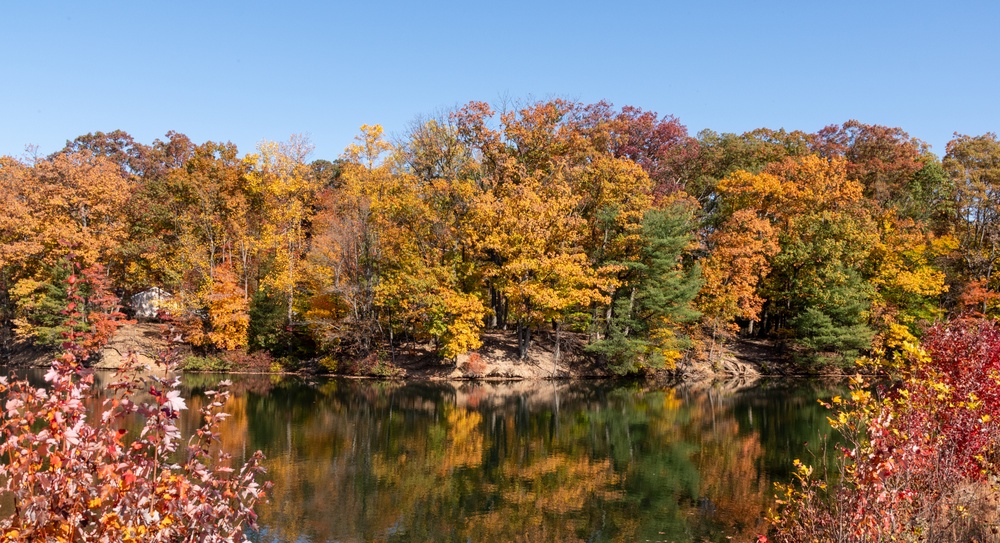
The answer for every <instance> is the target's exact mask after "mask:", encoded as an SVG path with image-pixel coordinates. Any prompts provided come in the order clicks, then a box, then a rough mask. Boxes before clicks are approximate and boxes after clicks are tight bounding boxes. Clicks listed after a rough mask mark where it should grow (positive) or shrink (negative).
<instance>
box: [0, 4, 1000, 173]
mask: <svg viewBox="0 0 1000 543" xmlns="http://www.w3.org/2000/svg"><path fill="white" fill-rule="evenodd" d="M998 27H1000V3H998V2H987V1H983V2H962V1H958V2H933V3H931V2H921V1H919V0H913V1H898V2H897V1H893V2H879V1H876V0H871V1H869V2H853V1H852V2H845V1H833V2H819V1H811V0H798V1H788V2H769V1H766V0H765V1H760V0H758V1H752V2H751V1H745V2H736V1H732V2H727V1H714V2H713V1H707V0H704V1H692V0H688V1H685V2H673V1H660V2H633V1H626V0H622V1H618V2H602V3H596V2H587V1H584V0H577V1H570V2H547V1H544V0H535V1H530V2H523V1H506V2H480V1H476V0H469V1H464V2H433V1H431V0H424V1H411V2H390V1H381V2H380V1H368V2H352V3H346V2H336V1H328V2H318V1H317V2H295V1H282V2H278V1H273V2H266V3H264V2H240V3H237V2H208V1H205V2H201V1H199V2H186V1H174V2H157V1H146V0H142V1H135V2H124V1H117V2H101V1H93V2H61V1H60V2H57V1H46V0H38V1H29V0H16V1H15V0H0V54H2V57H0V60H2V64H0V155H3V154H7V155H15V156H16V155H20V154H21V153H22V152H23V150H24V146H25V145H26V144H35V145H38V146H39V150H40V151H41V152H42V153H43V154H47V153H50V152H53V151H56V150H58V149H60V148H61V147H62V145H63V144H64V143H65V141H66V140H67V139H72V138H74V137H76V136H77V135H80V134H84V133H87V132H93V131H98V130H100V131H110V130H114V129H119V128H120V129H123V130H125V131H127V132H129V133H131V134H132V135H133V136H134V137H135V138H136V139H138V140H139V141H142V142H144V143H149V142H151V141H152V140H153V139H154V138H157V137H163V135H164V134H165V133H166V132H167V131H169V130H176V131H178V132H183V133H185V134H187V135H188V136H190V137H191V139H193V140H194V141H196V142H202V141H206V140H221V141H225V140H229V141H232V142H233V143H236V144H237V145H238V146H239V148H240V150H241V152H249V151H252V150H253V147H254V145H255V144H256V142H257V141H259V140H261V139H272V140H284V139H287V138H288V136H289V135H291V134H293V133H305V134H308V135H309V137H310V139H311V140H312V142H313V143H314V144H315V146H316V152H315V154H314V155H313V156H314V158H327V159H333V158H336V157H337V156H339V155H340V153H341V152H342V150H343V148H344V147H345V146H346V145H347V144H348V143H350V141H351V139H352V137H353V136H354V134H356V133H357V130H358V127H359V126H360V125H361V124H363V123H369V124H374V123H379V124H382V125H383V126H385V128H386V130H387V131H389V132H390V133H392V132H397V131H401V130H403V129H404V128H405V127H406V125H407V123H408V122H409V121H411V120H412V119H414V118H415V117H416V116H418V115H430V114H434V113H435V112H438V111H440V110H442V109H447V108H451V107H453V106H456V105H459V104H463V103H465V102H468V101H470V100H485V101H489V102H497V101H498V100H499V99H500V98H501V97H503V96H509V97H511V98H525V97H534V98H549V97H564V98H571V99H576V100H580V101H585V102H593V101H597V100H601V99H606V100H609V101H611V102H612V103H614V104H615V105H617V106H622V105H636V106H639V107H642V108H643V109H647V110H653V111H657V112H659V113H660V114H673V115H675V116H677V117H678V118H679V119H680V120H681V122H683V123H684V124H685V125H687V127H688V129H689V131H690V132H691V133H692V134H694V133H696V132H697V131H699V130H701V129H703V128H711V129H713V130H716V131H719V132H743V131H746V130H751V129H753V128H757V127H762V126H765V127H770V128H781V127H784V128H787V129H801V130H806V131H815V130H817V129H819V128H821V127H823V126H825V125H827V124H832V123H840V122H843V121H846V120H848V119H851V118H856V119H858V120H860V121H862V122H866V123H877V124H886V125H891V126H901V127H902V128H904V129H905V130H907V131H908V132H909V133H910V134H911V135H912V136H915V137H918V138H921V139H923V140H925V141H927V142H928V143H930V144H932V145H933V150H934V151H935V152H936V153H938V154H939V155H943V154H944V145H945V143H946V142H947V141H948V140H949V139H951V135H952V133H953V132H956V131H957V132H960V133H967V134H982V133H984V132H988V131H1000V31H998V30H997V29H998Z"/></svg>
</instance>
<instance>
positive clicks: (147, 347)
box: [6, 323, 170, 369]
mask: <svg viewBox="0 0 1000 543" xmlns="http://www.w3.org/2000/svg"><path fill="white" fill-rule="evenodd" d="M169 348H170V344H169V342H168V341H167V340H166V339H165V338H164V337H163V327H162V325H159V324H155V323H135V324H125V325H123V326H122V327H121V328H119V329H118V331H117V332H116V333H115V335H114V337H113V338H112V339H111V341H110V342H108V344H107V345H105V346H104V348H103V349H101V352H100V353H99V356H98V358H97V360H96V362H94V367H95V368H98V369H115V368H118V367H119V366H121V364H122V362H123V361H124V360H125V357H126V356H128V354H129V353H133V352H134V353H135V354H136V356H137V357H138V359H139V362H140V363H142V364H151V363H152V362H153V361H154V360H155V359H156V357H157V356H159V355H160V353H161V352H163V351H165V350H167V349H169ZM11 351H12V354H11V356H10V358H9V359H8V360H7V361H6V363H7V364H8V365H10V366H15V367H29V366H47V365H49V363H50V362H52V359H53V357H55V356H56V355H57V354H58V351H57V350H56V349H52V348H47V347H39V346H37V345H30V344H28V343H27V342H23V341H18V342H15V343H14V347H13V349H11Z"/></svg>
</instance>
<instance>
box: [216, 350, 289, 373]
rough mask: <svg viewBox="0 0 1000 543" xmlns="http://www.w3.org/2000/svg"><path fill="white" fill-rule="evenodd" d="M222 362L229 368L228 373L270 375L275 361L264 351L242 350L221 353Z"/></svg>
mask: <svg viewBox="0 0 1000 543" xmlns="http://www.w3.org/2000/svg"><path fill="white" fill-rule="evenodd" d="M221 358H222V361H223V362H225V363H226V364H227V365H228V366H229V370H230V371H242V372H249V373H270V372H271V368H272V367H274V364H275V362H276V361H275V359H274V357H273V356H271V354H270V353H268V352H266V351H257V352H253V353H250V352H247V351H244V350H239V351H228V352H224V353H222V357H221Z"/></svg>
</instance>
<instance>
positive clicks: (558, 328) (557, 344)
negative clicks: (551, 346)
mask: <svg viewBox="0 0 1000 543" xmlns="http://www.w3.org/2000/svg"><path fill="white" fill-rule="evenodd" d="M555 326H556V361H555V363H556V364H559V339H560V338H559V332H560V326H559V321H555ZM553 373H554V372H553Z"/></svg>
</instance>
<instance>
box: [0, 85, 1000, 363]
mask: <svg viewBox="0 0 1000 543" xmlns="http://www.w3.org/2000/svg"><path fill="white" fill-rule="evenodd" d="M311 151H312V149H311V147H310V144H309V142H308V139H307V138H305V137H301V136H293V137H292V138H290V139H289V140H288V141H287V142H270V141H263V142H261V143H260V144H258V146H257V148H256V149H255V150H254V152H251V153H247V154H241V151H240V150H238V149H237V148H236V147H235V146H234V145H233V144H231V143H222V142H212V141H208V142H204V143H196V142H193V141H191V140H190V139H189V138H188V137H186V136H185V135H183V134H181V133H178V132H169V133H167V134H166V135H165V137H164V139H162V140H161V139H157V140H155V141H153V142H152V143H150V144H145V143H141V142H138V141H135V140H134V139H133V138H132V137H131V136H130V135H129V134H127V133H124V132H121V131H114V132H109V133H102V132H95V133H91V134H87V135H83V136H79V137H77V138H76V139H74V140H72V141H68V142H67V144H66V146H65V148H63V149H62V150H60V151H58V152H56V153H54V154H52V155H49V156H37V155H26V156H22V157H9V156H8V157H2V158H0V207H2V209H3V213H0V325H2V328H3V332H2V338H3V348H4V350H5V351H6V352H7V353H8V354H9V352H10V351H11V350H12V349H15V348H16V345H23V344H26V343H28V344H30V343H33V344H36V345H43V346H44V345H53V346H55V345H58V344H59V342H60V341H61V338H62V337H63V335H64V334H65V332H66V330H65V329H64V328H65V324H64V319H63V318H62V315H63V314H64V313H65V312H66V311H67V307H68V306H69V305H70V304H75V302H72V301H71V300H70V299H69V298H68V297H67V279H68V278H77V277H80V278H82V281H83V283H82V285H80V286H79V288H80V289H81V292H83V293H84V296H83V298H84V301H83V302H82V303H83V305H84V306H85V307H86V309H85V310H84V311H83V315H84V316H85V318H84V319H83V320H85V321H92V322H99V321H100V319H101V314H102V312H103V313H107V312H111V311H113V310H114V309H115V307H116V306H117V305H118V304H121V303H125V302H127V301H128V300H129V299H130V298H131V297H132V296H133V295H135V294H137V293H141V292H145V291H148V290H149V289H151V288H153V287H156V288H158V289H161V290H162V291H163V292H165V293H169V295H168V296H166V297H164V299H163V300H162V303H161V306H160V309H161V316H162V317H165V318H169V319H171V320H172V321H173V322H175V323H177V325H178V327H179V329H180V330H182V332H183V337H184V340H185V341H186V342H188V343H190V344H191V345H194V346H195V347H196V348H197V349H198V350H199V352H202V353H243V354H245V355H246V356H244V357H243V358H242V359H246V360H251V359H253V354H254V353H266V354H267V355H268V356H272V357H275V358H287V359H299V360H305V359H316V360H320V359H321V360H327V361H330V362H329V363H328V364H327V366H328V367H329V368H336V367H338V361H345V360H357V359H364V358H365V357H372V356H375V357H378V358H379V359H383V358H381V357H384V353H386V352H388V351H390V350H392V349H394V348H395V346H397V345H401V344H404V343H419V344H422V345H426V346H427V348H428V349H432V350H433V351H434V352H435V353H436V356H437V357H439V359H440V360H441V363H442V364H448V363H454V361H455V360H456V357H458V356H460V355H463V354H465V353H468V352H471V351H475V350H476V349H478V348H480V347H481V345H482V336H483V334H484V333H486V332H487V331H504V333H508V334H510V336H511V337H516V343H517V346H518V352H519V354H520V356H522V357H523V356H525V354H526V353H527V351H528V349H529V347H530V346H531V345H532V342H533V341H537V340H538V337H539V333H540V332H542V331H544V332H545V333H546V334H548V335H551V334H554V337H555V345H556V357H557V358H558V356H559V345H560V337H568V336H570V335H573V336H574V337H582V338H585V343H586V345H587V346H586V351H587V353H588V355H589V356H591V357H593V358H594V359H595V360H598V361H600V363H601V364H602V365H603V366H604V367H606V368H607V370H609V371H610V372H612V373H615V374H634V373H644V372H649V371H654V370H660V369H668V370H669V369H671V368H673V367H675V366H676V364H677V363H678V362H679V361H682V360H685V359H701V360H708V361H712V360H713V359H715V358H717V357H719V356H720V355H721V353H723V352H724V351H725V349H726V347H727V345H728V344H730V343H731V342H733V341H734V340H735V339H736V338H738V337H753V338H764V339H768V340H772V341H774V342H777V343H780V344H783V345H785V346H786V348H787V349H788V351H789V352H791V353H792V354H793V355H794V358H795V360H796V362H797V364H799V365H800V366H801V367H802V368H805V369H807V370H812V371H823V370H824V369H828V368H831V367H833V368H836V367H843V366H845V365H847V364H849V363H851V362H852V361H853V360H854V358H855V357H856V356H858V355H861V354H865V353H869V352H872V351H873V350H875V351H878V350H879V349H885V348H891V347H892V346H893V345H900V344H902V343H905V342H913V341H915V340H916V339H918V338H920V337H921V336H922V335H923V334H924V332H925V331H926V330H928V329H929V328H930V327H931V326H932V325H934V323H936V322H939V321H942V320H944V319H946V318H949V317H952V316H957V315H964V316H970V315H971V316H982V315H985V316H993V315H996V314H997V312H998V311H1000V280H998V279H996V278H994V276H993V272H994V268H995V266H996V264H997V263H998V261H1000V254H998V248H1000V198H998V197H997V194H996V191H997V190H998V189H1000V141H998V140H997V137H996V135H995V134H992V133H987V134H984V135H978V136H969V135H958V134H956V135H955V137H954V139H953V140H952V141H951V142H949V143H948V145H947V148H946V149H945V151H944V156H943V158H939V157H938V156H936V155H935V154H933V153H932V152H931V151H930V149H929V147H928V146H927V145H926V144H925V143H923V142H922V141H920V140H919V139H916V138H914V137H911V136H910V135H909V134H908V133H907V132H905V131H904V130H903V129H902V128H897V127H887V126H878V125H868V124H864V123H861V122H858V121H854V120H851V121H847V122H845V123H843V124H840V125H830V126H828V127H826V128H823V129H822V130H819V131H818V132H815V133H807V132H802V131H797V130H793V131H788V130H785V129H777V130H775V129H768V128H761V129H757V130H754V131H751V132H747V133H744V134H732V133H716V132H713V131H711V130H704V131H701V132H699V133H697V134H695V135H690V134H689V133H688V130H687V128H686V127H685V126H684V125H683V124H681V122H680V120H678V119H677V118H675V117H672V116H669V115H666V116H660V115H658V114H657V113H654V112H650V111H644V110H642V109H640V108H636V107H622V108H616V107H614V106H612V105H611V104H608V103H605V102H600V103H595V104H583V103H577V102H573V101H567V100H559V99H554V100H546V101H538V102H523V103H521V104H518V105H505V106H503V107H502V108H498V109H495V108H494V107H491V106H490V105H488V104H486V103H482V102H471V103H469V104H467V105H465V106H463V107H460V108H456V109H455V110H453V111H451V112H448V113H444V114H439V115H437V116H435V117H431V118H420V119H418V120H416V121H414V122H413V123H412V124H411V125H410V126H409V127H408V128H407V129H406V130H405V131H404V132H403V133H401V134H397V135H394V136H388V135H386V134H384V133H383V130H382V128H381V127H380V126H378V125H365V126H362V127H361V129H360V132H359V134H358V136H357V137H356V139H355V143H354V144H352V145H350V146H349V147H348V148H347V149H346V150H345V151H344V153H343V155H342V156H340V157H338V158H336V159H335V160H325V159H313V157H312V156H311ZM109 294H110V295H109ZM73 309H74V307H69V310H73ZM84 324H86V323H84ZM236 359H240V358H238V357H237V358H236ZM339 367H341V368H343V367H346V366H345V365H344V364H341V365H340V366H339Z"/></svg>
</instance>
